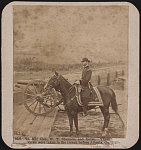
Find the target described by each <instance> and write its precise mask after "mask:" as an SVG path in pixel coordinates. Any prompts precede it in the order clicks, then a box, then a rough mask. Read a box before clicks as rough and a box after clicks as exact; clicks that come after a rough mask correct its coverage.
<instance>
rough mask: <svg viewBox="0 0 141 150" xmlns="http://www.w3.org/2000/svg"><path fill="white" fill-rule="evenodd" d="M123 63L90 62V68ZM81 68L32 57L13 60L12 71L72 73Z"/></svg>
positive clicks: (78, 65) (76, 65)
mask: <svg viewBox="0 0 141 150" xmlns="http://www.w3.org/2000/svg"><path fill="white" fill-rule="evenodd" d="M122 64H124V62H122V61H117V62H108V63H105V62H100V61H99V62H98V63H95V62H92V63H90V66H91V68H99V67H106V66H112V65H122ZM81 68H82V65H81V63H79V64H48V63H45V62H42V61H38V60H35V59H33V58H32V57H26V58H20V59H15V60H14V71H54V70H56V71H73V70H77V71H78V70H80V69H81Z"/></svg>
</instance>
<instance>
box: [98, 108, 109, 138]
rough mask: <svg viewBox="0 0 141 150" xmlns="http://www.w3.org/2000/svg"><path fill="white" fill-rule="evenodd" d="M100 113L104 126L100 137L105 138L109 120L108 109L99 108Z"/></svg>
mask: <svg viewBox="0 0 141 150" xmlns="http://www.w3.org/2000/svg"><path fill="white" fill-rule="evenodd" d="M100 109H101V112H102V114H103V116H104V125H103V134H102V136H106V134H107V132H108V125H109V120H110V114H109V108H106V107H100Z"/></svg>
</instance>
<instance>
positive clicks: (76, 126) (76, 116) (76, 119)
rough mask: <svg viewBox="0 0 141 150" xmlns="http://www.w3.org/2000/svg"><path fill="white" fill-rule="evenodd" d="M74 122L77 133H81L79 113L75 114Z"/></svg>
mask: <svg viewBox="0 0 141 150" xmlns="http://www.w3.org/2000/svg"><path fill="white" fill-rule="evenodd" d="M74 124H75V128H76V135H79V129H78V114H76V115H75V116H74Z"/></svg>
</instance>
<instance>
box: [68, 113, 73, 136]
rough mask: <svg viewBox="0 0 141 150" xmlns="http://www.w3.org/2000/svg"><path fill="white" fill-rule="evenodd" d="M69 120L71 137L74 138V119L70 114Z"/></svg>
mask: <svg viewBox="0 0 141 150" xmlns="http://www.w3.org/2000/svg"><path fill="white" fill-rule="evenodd" d="M68 118H69V124H70V136H72V134H73V117H72V116H71V115H70V114H68Z"/></svg>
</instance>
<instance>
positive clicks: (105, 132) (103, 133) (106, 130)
mask: <svg viewBox="0 0 141 150" xmlns="http://www.w3.org/2000/svg"><path fill="white" fill-rule="evenodd" d="M107 135H108V128H105V129H104V131H103V132H102V137H106V136H107Z"/></svg>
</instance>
